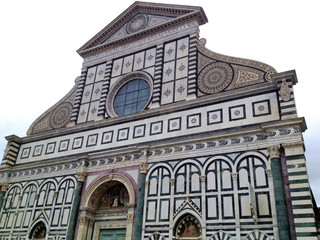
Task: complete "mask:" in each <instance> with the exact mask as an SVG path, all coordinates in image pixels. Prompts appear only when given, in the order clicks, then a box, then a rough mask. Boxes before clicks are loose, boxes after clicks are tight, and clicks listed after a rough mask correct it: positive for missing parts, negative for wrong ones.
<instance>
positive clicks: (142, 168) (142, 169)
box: [140, 162, 148, 173]
mask: <svg viewBox="0 0 320 240" xmlns="http://www.w3.org/2000/svg"><path fill="white" fill-rule="evenodd" d="M147 170H148V163H147V162H142V163H140V172H141V173H147Z"/></svg>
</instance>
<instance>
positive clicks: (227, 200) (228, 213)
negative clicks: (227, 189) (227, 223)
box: [222, 196, 234, 217]
mask: <svg viewBox="0 0 320 240" xmlns="http://www.w3.org/2000/svg"><path fill="white" fill-rule="evenodd" d="M222 201H223V216H224V217H233V215H234V214H233V202H232V197H231V196H222Z"/></svg>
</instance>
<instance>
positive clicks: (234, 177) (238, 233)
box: [231, 172, 241, 239]
mask: <svg viewBox="0 0 320 240" xmlns="http://www.w3.org/2000/svg"><path fill="white" fill-rule="evenodd" d="M231 177H232V181H233V189H234V199H235V201H234V212H235V217H236V236H237V239H240V238H241V231H240V207H239V201H238V199H239V195H238V177H239V175H238V173H237V172H235V173H232V174H231Z"/></svg>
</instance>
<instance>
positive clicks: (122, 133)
mask: <svg viewBox="0 0 320 240" xmlns="http://www.w3.org/2000/svg"><path fill="white" fill-rule="evenodd" d="M128 138H129V128H122V129H119V130H118V136H117V141H123V140H128Z"/></svg>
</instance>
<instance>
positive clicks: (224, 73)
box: [198, 62, 233, 94]
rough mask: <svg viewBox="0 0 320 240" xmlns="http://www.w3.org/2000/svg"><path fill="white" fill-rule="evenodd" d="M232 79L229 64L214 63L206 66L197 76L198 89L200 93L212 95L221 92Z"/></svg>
mask: <svg viewBox="0 0 320 240" xmlns="http://www.w3.org/2000/svg"><path fill="white" fill-rule="evenodd" d="M232 79H233V71H232V68H231V67H230V65H229V64H227V63H223V62H215V63H211V64H210V65H208V66H206V67H205V68H204V69H203V70H202V71H201V72H200V74H199V77H198V87H199V89H200V90H201V92H203V93H206V94H213V93H218V92H221V91H223V90H224V89H225V88H226V87H228V86H229V84H230V83H231V81H232Z"/></svg>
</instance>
